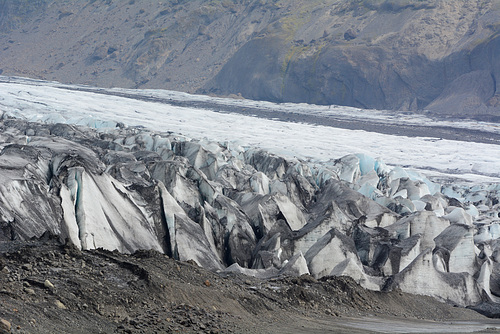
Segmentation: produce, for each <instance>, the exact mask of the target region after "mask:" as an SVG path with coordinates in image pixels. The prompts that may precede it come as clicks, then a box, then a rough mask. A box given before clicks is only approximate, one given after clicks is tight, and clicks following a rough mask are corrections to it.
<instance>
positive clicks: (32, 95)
mask: <svg viewBox="0 0 500 334" xmlns="http://www.w3.org/2000/svg"><path fill="white" fill-rule="evenodd" d="M3 79H4V80H3V81H5V77H4V78H3ZM76 87H77V86H66V85H59V84H57V83H46V82H37V81H30V80H23V79H15V83H12V82H11V83H6V82H0V111H2V112H4V113H7V114H12V115H16V116H19V117H23V118H26V119H28V120H33V121H35V120H41V121H50V122H66V123H73V124H82V125H90V126H93V127H106V126H113V125H114V124H115V122H123V123H125V124H126V125H128V126H135V125H140V126H145V127H147V128H150V129H152V130H156V131H171V132H174V133H179V134H183V135H185V136H188V137H191V138H196V139H202V138H207V139H210V140H215V141H222V142H224V141H230V142H234V143H237V144H239V145H242V146H252V147H260V148H264V149H269V150H271V151H272V152H275V153H279V154H284V155H286V156H289V157H290V156H292V157H293V156H296V157H299V158H302V159H311V160H313V161H319V162H325V161H328V160H330V159H337V158H339V157H342V156H344V155H347V154H352V153H355V154H365V155H367V156H370V157H373V158H380V159H381V160H382V161H383V162H385V163H386V164H388V165H391V166H404V167H406V168H414V169H417V170H419V171H421V172H422V171H423V172H424V174H426V175H430V176H439V177H449V176H453V177H454V178H455V177H460V178H462V179H464V180H469V181H475V182H498V181H500V154H499V153H500V147H499V146H498V145H493V144H482V143H474V142H461V141H452V140H439V139H436V138H409V137H403V136H393V135H385V134H379V133H373V132H366V131H359V130H346V129H338V128H332V127H328V126H319V125H310V124H301V123H289V122H282V121H278V120H269V119H262V118H257V117H251V116H243V115H236V114H229V113H219V112H213V111H210V110H204V109H194V108H185V107H176V106H171V105H168V104H163V103H158V102H151V101H141V100H138V99H137V100H136V99H131V98H124V97H118V96H111V95H105V94H97V93H94V92H82V91H76V90H71V89H68V88H76ZM96 90H99V91H104V92H105V91H106V90H105V89H96ZM107 91H111V92H121V91H123V92H127V93H131V94H132V93H133V94H135V95H137V96H138V98H139V97H141V96H161V97H163V98H170V97H171V98H172V99H177V100H179V99H181V100H182V99H185V100H186V101H187V100H189V101H192V100H196V99H198V100H210V99H215V98H211V97H204V96H194V95H188V94H185V93H176V92H169V91H161V90H154V91H134V90H117V89H115V90H107ZM169 96H170V97H169ZM215 100H217V101H224V103H226V104H231V103H232V104H236V105H239V106H243V107H245V106H247V107H251V106H254V105H258V106H261V107H262V106H264V107H266V108H269V109H270V110H273V108H274V109H276V110H281V111H283V110H285V111H287V112H297V113H303V112H305V111H307V112H310V113H317V114H320V115H321V114H327V113H332V112H337V113H339V114H346V115H349V112H350V113H351V114H352V113H353V112H354V111H356V116H352V115H351V116H349V117H359V118H366V117H369V118H370V119H376V120H377V121H379V122H381V121H387V122H399V121H404V122H406V123H407V124H411V123H412V122H419V123H420V124H426V125H436V122H434V121H432V120H430V119H427V118H425V117H423V116H415V118H411V117H410V116H408V115H402V114H398V115H399V116H397V115H396V116H393V117H392V118H391V117H390V114H388V113H387V112H381V111H362V110H361V109H354V108H347V107H331V108H330V109H329V107H325V106H312V105H303V104H300V105H292V104H285V105H278V104H272V103H269V102H255V101H247V100H230V99H215ZM346 117H347V116H346ZM393 118H397V119H396V120H394V119H393ZM422 122H424V123H422ZM445 123H446V122H445ZM440 124H441V123H440ZM453 126H456V127H469V128H471V127H477V128H481V129H487V130H488V131H490V130H491V131H492V132H495V131H497V130H498V126H497V125H494V124H490V123H484V122H475V123H472V121H468V122H464V123H453ZM364 160H365V161H369V160H368V159H364Z"/></svg>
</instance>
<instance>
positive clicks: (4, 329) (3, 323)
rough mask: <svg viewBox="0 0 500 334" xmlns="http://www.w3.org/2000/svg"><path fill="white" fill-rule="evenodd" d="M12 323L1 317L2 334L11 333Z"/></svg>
mask: <svg viewBox="0 0 500 334" xmlns="http://www.w3.org/2000/svg"><path fill="white" fill-rule="evenodd" d="M11 327H12V325H11V324H10V322H8V321H7V320H5V319H0V333H1V334H9V333H10V332H11V331H10V329H11Z"/></svg>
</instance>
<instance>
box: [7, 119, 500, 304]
mask: <svg viewBox="0 0 500 334" xmlns="http://www.w3.org/2000/svg"><path fill="white" fill-rule="evenodd" d="M0 130H1V132H0V199H1V201H0V242H1V244H0V248H5V249H7V250H8V249H9V247H10V244H12V243H15V242H16V241H22V242H27V241H29V240H31V239H32V238H40V237H44V238H46V239H50V238H51V237H55V238H59V239H60V240H61V241H63V242H68V243H69V244H71V245H73V247H74V251H75V253H76V254H78V253H77V251H78V250H95V249H101V248H103V249H107V250H110V251H115V250H116V251H119V252H122V253H126V254H130V253H134V252H136V251H138V250H141V249H145V250H154V251H157V252H160V253H164V254H166V255H167V256H170V257H172V258H174V259H176V260H179V261H185V262H190V263H192V264H195V265H197V266H200V267H203V268H205V269H209V270H212V271H214V272H217V271H220V272H224V273H228V274H230V273H233V274H234V273H240V274H245V275H250V276H254V277H258V278H262V279H270V278H276V277H280V276H283V275H303V274H310V275H311V276H313V277H314V278H316V279H321V278H322V277H327V276H332V275H336V276H349V277H351V278H353V279H354V280H355V281H356V282H358V283H359V284H361V285H362V286H363V287H366V288H369V289H372V290H377V291H380V290H393V289H401V290H403V291H405V292H411V293H415V294H424V295H430V296H433V297H436V298H439V299H441V300H443V301H449V302H451V303H454V304H457V305H461V306H469V305H476V304H479V303H481V302H487V301H491V302H494V301H496V297H495V296H496V294H497V292H498V291H497V290H498V289H497V287H496V283H495V282H497V280H498V276H499V275H500V274H499V270H500V267H499V266H497V265H496V263H497V262H498V258H499V256H498V254H499V248H498V247H499V246H500V244H499V243H498V242H497V238H498V237H499V236H500V230H499V229H498V224H499V222H498V215H497V214H496V211H495V210H497V206H498V203H499V199H500V188H499V187H498V185H483V186H476V187H474V188H467V187H463V188H459V187H457V186H455V185H452V186H447V185H444V186H440V185H438V184H436V183H434V182H432V181H430V180H428V179H427V178H425V177H424V176H422V175H420V174H417V173H415V172H408V171H405V170H404V169H402V168H399V167H396V168H390V167H388V166H386V165H385V164H384V163H383V162H382V161H379V160H375V159H373V158H371V157H369V156H366V155H349V156H346V157H343V158H341V159H337V160H334V161H330V162H327V163H325V164H322V165H317V164H314V163H312V162H308V161H301V160H298V159H287V158H284V157H281V156H278V155H276V154H271V153H269V152H266V151H264V150H258V149H252V148H243V147H237V146H234V145H232V144H227V143H226V144H219V143H211V142H207V141H195V140H189V139H187V138H184V137H177V136H175V135H172V134H169V133H154V132H150V131H147V130H145V129H140V128H125V127H119V126H118V127H115V128H102V129H101V130H99V131H97V130H92V129H89V128H85V127H78V126H70V125H63V124H55V125H43V124H37V123H28V122H25V121H21V120H15V119H8V118H5V119H3V120H2V122H1V123H0ZM27 133H29V134H30V135H29V136H27V135H26V134H27ZM34 265H35V264H34V262H33V261H25V262H23V263H22V265H21V269H22V270H23V272H26V273H31V272H33V271H34V270H35V267H34ZM2 266H3V267H4V268H3V269H2V271H6V272H7V273H8V274H9V277H10V279H12V280H19V272H17V273H15V274H14V273H9V270H11V268H8V267H6V266H5V265H4V264H2ZM86 266H87V264H86V262H82V264H81V268H82V269H84V268H85V267H86ZM204 281H205V280H204ZM429 282H431V283H432V284H430V283H429ZM28 283H29V284H30V285H31V286H24V287H23V288H24V291H25V293H26V294H28V295H37V294H38V291H37V290H36V289H34V288H33V286H42V287H43V288H44V289H45V290H46V292H48V293H54V294H58V291H59V283H60V282H59V281H52V280H51V279H50V278H49V277H44V278H43V279H42V280H41V281H38V282H36V281H28ZM211 286H212V283H211ZM57 297H59V296H58V295H57ZM57 300H60V299H57ZM60 301H61V302H62V303H63V304H64V306H65V307H67V308H68V309H72V308H73V307H74V305H72V304H67V303H66V302H64V301H63V300H60ZM52 303H55V301H52Z"/></svg>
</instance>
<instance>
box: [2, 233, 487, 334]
mask: <svg viewBox="0 0 500 334" xmlns="http://www.w3.org/2000/svg"><path fill="white" fill-rule="evenodd" d="M3 245H4V244H3V243H2V246H3ZM0 256H1V258H2V259H3V260H4V263H5V266H6V268H10V270H11V271H10V273H9V274H3V273H2V274H1V275H0V287H1V288H0V296H1V300H2V303H0V319H2V321H1V323H0V326H2V327H1V328H2V330H4V328H5V330H4V331H3V332H2V333H10V330H12V332H13V333H55V332H66V333H98V332H106V333H158V332H160V333H169V332H183V333H248V334H250V333H277V334H278V333H279V334H281V333H290V332H296V333H307V332H310V329H311V328H312V327H310V326H311V324H312V323H316V320H317V322H318V323H321V324H324V325H321V326H322V327H321V328H320V329H318V330H322V331H326V330H332V329H337V330H339V331H341V332H345V331H346V330H348V327H344V325H343V323H345V322H346V321H347V319H350V318H351V317H360V316H369V317H377V318H378V317H386V316H398V317H401V319H402V318H403V317H408V318H413V319H417V318H418V319H430V320H433V321H442V320H445V319H454V320H457V319H463V320H473V319H474V320H475V321H483V320H482V319H483V318H482V317H481V316H480V315H479V314H477V313H476V312H473V311H469V310H466V309H462V308H456V307H452V306H449V305H446V304H441V303H440V302H437V301H436V300H434V299H432V298H429V297H423V296H413V295H409V294H405V293H402V292H400V291H393V292H384V293H380V292H378V293H377V292H373V291H369V290H365V289H363V288H362V287H360V286H359V285H358V284H356V283H355V282H354V281H353V280H352V279H351V278H349V277H332V276H326V277H323V278H321V279H319V280H316V279H315V278H314V277H312V276H310V275H308V274H304V275H301V276H297V277H284V278H280V279H271V280H260V279H257V278H253V277H250V276H243V275H239V274H235V273H227V272H226V273H214V272H211V271H207V270H205V269H203V268H200V267H198V266H196V265H193V264H190V263H186V262H179V261H176V260H174V259H171V258H169V257H167V256H165V255H164V254H161V253H159V252H157V251H154V250H149V251H144V250H141V251H137V252H136V253H134V254H129V255H127V254H121V253H119V252H116V251H115V252H110V251H106V250H103V249H97V250H89V251H80V250H79V249H77V248H76V247H74V245H71V244H66V245H61V244H60V243H59V242H58V241H57V240H54V239H45V240H35V239H34V240H30V241H26V242H19V241H18V242H11V243H10V244H9V249H8V250H5V249H4V248H3V247H2V251H1V252H0ZM23 263H30V264H32V270H31V271H26V270H24V269H22V268H21V266H22V264H23ZM83 264H85V265H83ZM47 280H48V281H50V282H53V284H54V285H55V286H57V290H49V289H47V288H45V286H44V282H45V281H47ZM207 282H209V284H207ZM27 284H29V285H30V286H31V289H33V290H34V291H35V294H33V295H29V294H26V293H25V292H24V291H23V289H22V287H23V286H26V285H27ZM4 319H9V320H8V321H7V320H4ZM400 321H401V320H400ZM445 326H448V325H445ZM0 332H1V331H0Z"/></svg>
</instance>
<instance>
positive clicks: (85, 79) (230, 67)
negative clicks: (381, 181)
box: [0, 0, 500, 118]
mask: <svg viewBox="0 0 500 334" xmlns="http://www.w3.org/2000/svg"><path fill="white" fill-rule="evenodd" d="M0 29H1V30H2V33H1V35H0V43H1V44H2V45H3V48H2V50H0V71H3V74H15V75H22V76H29V77H37V78H43V79H49V80H53V79H55V80H58V81H62V82H73V83H88V84H93V85H100V86H122V87H142V88H165V89H174V90H180V91H188V92H200V93H214V94H219V95H229V94H241V95H242V96H243V97H246V98H251V99H258V100H271V101H278V102H283V101H290V102H308V103H317V104H340V105H351V106H357V107H363V108H378V109H400V110H422V109H429V110H432V111H435V112H439V113H445V114H454V115H459V116H469V117H471V116H472V117H490V118H491V117H492V116H495V115H496V116H498V115H500V102H499V101H500V99H499V97H500V93H499V92H498V90H497V85H496V82H497V79H498V77H499V75H500V60H499V59H500V58H499V57H498V54H500V38H499V32H500V5H499V4H498V2H496V1H484V0H464V1H452V0H439V1H427V0H418V1H417V0H404V1H394V0H350V1H339V0H328V1H301V0H289V1H275V0H259V1H257V0H223V1H206V0H194V1H181V0H168V1H167V0H163V1H155V2H154V3H153V2H144V1H137V0H130V1H116V0H115V1H113V0H92V1H75V0H70V1H64V2H63V1H59V0H39V1H13V0H3V1H0Z"/></svg>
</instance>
